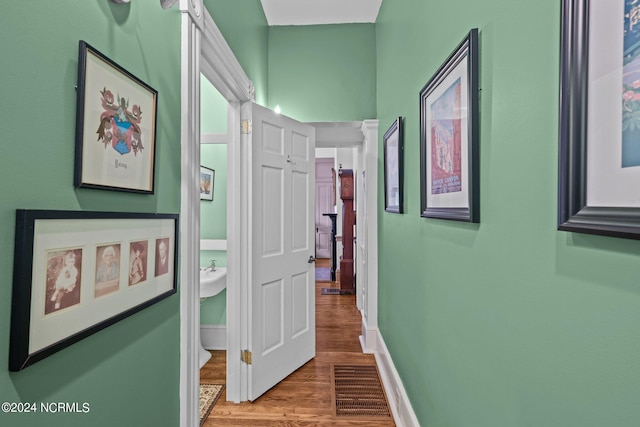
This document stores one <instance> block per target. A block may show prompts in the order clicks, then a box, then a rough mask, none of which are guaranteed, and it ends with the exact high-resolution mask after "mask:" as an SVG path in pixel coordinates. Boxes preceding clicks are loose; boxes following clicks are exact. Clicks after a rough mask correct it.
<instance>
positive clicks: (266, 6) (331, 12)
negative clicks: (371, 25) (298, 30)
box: [260, 0, 382, 26]
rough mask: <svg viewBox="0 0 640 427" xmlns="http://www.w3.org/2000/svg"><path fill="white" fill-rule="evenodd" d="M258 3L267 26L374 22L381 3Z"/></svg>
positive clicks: (326, 0)
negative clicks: (260, 5)
mask: <svg viewBox="0 0 640 427" xmlns="http://www.w3.org/2000/svg"><path fill="white" fill-rule="evenodd" d="M260 1H261V2H262V9H263V10H264V14H265V16H266V18H267V23H268V24H269V25H271V26H274V25H321V24H350V23H368V22H376V19H377V17H378V12H379V11H380V5H381V4H382V0H260Z"/></svg>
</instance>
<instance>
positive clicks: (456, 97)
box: [420, 29, 480, 223]
mask: <svg viewBox="0 0 640 427" xmlns="http://www.w3.org/2000/svg"><path fill="white" fill-rule="evenodd" d="M478 56H479V55H478V30H477V29H472V30H471V31H470V32H469V33H468V34H467V36H466V37H465V38H464V40H462V42H461V43H460V44H459V45H458V47H457V48H456V49H455V50H454V51H453V53H451V55H450V56H449V58H447V60H446V61H445V62H444V63H443V64H442V65H441V66H440V68H439V69H438V71H436V73H435V74H434V75H433V77H431V79H430V80H429V81H428V82H427V84H426V85H425V86H424V88H422V90H421V91H420V175H421V176H420V193H421V198H420V199H421V200H420V215H421V216H423V217H426V218H440V219H448V220H454V221H466V222H474V223H477V222H480V173H479V167H480V157H479V152H478V150H479V139H480V133H479V116H478V112H479V111H478V107H479V104H478Z"/></svg>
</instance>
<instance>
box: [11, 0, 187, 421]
mask: <svg viewBox="0 0 640 427" xmlns="http://www.w3.org/2000/svg"><path fill="white" fill-rule="evenodd" d="M180 25H181V19H180V12H179V11H178V10H177V9H175V8H174V9H172V10H169V11H165V10H163V9H162V8H160V7H159V5H158V3H157V2H144V1H143V2H135V1H134V2H131V3H130V4H128V5H116V4H114V3H112V2H108V1H100V2H95V1H94V2H84V1H82V2H75V1H74V2H71V1H66V2H46V1H45V2H6V3H5V4H3V5H2V13H0V39H1V40H3V43H0V56H1V57H2V67H1V68H2V71H0V73H1V74H2V78H1V79H0V92H1V93H2V94H3V99H4V101H3V102H2V104H1V107H0V129H2V141H3V142H2V155H1V156H0V171H1V172H0V173H1V174H2V179H1V180H0V194H1V195H2V196H1V197H2V203H0V224H2V226H1V227H0V253H1V254H2V257H0V277H2V278H3V280H2V285H0V348H2V349H3V350H2V351H0V401H1V402H13V403H19V402H22V403H35V404H36V406H37V412H35V413H6V412H2V413H0V425H6V426H12V427H20V426H29V427H33V426H51V425H65V426H70V427H73V426H88V425H90V426H104V427H111V426H114V425H122V426H130V425H153V426H167V427H175V426H176V425H178V423H179V415H180V406H179V402H180V396H179V388H180V349H179V345H180V304H179V300H180V296H179V294H178V295H173V296H170V297H169V298H167V299H165V300H162V301H160V302H159V303H156V304H154V305H152V306H150V307H148V308H146V309H144V310H142V311H140V312H138V313H136V314H134V315H133V316H130V317H128V318H126V319H124V320H121V321H119V322H117V323H116V324H114V325H112V326H109V327H107V328H106V329H104V330H102V331H100V332H97V333H95V334H93V335H91V336H90V337H88V338H85V339H83V340H81V341H79V342H77V343H75V344H73V345H71V346H69V347H67V348H65V349H63V350H61V351H58V352H56V353H54V354H53V355H51V356H49V357H47V358H45V359H43V360H41V361H39V362H37V363H35V364H34V365H32V366H29V367H27V368H25V369H23V370H22V371H19V372H9V371H8V349H9V333H10V318H11V297H12V280H11V278H12V277H13V274H12V271H13V258H14V256H13V255H14V235H15V211H16V209H48V210H74V211H79V210H87V211H126V212H152V213H153V212H162V213H177V212H179V211H180V125H181V123H180V97H181V93H180ZM81 39H82V40H85V41H87V42H88V43H89V44H90V45H92V46H93V47H94V48H96V49H97V50H99V51H100V52H102V53H103V54H105V55H106V56H108V57H109V58H111V59H112V60H113V61H115V62H116V63H118V64H119V65H121V66H122V67H124V68H125V69H126V70H127V71H129V72H130V73H132V74H134V75H135V76H137V77H138V78H140V79H141V80H143V81H144V82H146V83H147V84H149V85H150V86H152V87H153V88H154V89H156V90H157V91H158V109H157V128H156V163H155V194H153V195H141V194H134V193H123V192H118V191H105V190H92V189H84V188H83V189H79V188H74V186H73V171H74V149H75V124H76V90H75V86H76V84H77V80H76V78H77V64H78V40H81ZM143 113H147V114H151V113H152V112H151V111H145V112H143ZM96 143H98V142H96ZM58 402H60V403H63V404H68V405H69V406H67V408H74V406H73V405H74V404H77V405H78V406H76V408H78V409H79V410H80V412H79V413H76V412H73V411H72V412H64V411H59V412H57V413H53V414H52V413H43V412H41V408H40V406H39V405H40V403H58ZM84 403H87V404H88V406H84V405H83V404H84Z"/></svg>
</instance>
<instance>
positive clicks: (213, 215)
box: [200, 144, 227, 325]
mask: <svg viewBox="0 0 640 427" xmlns="http://www.w3.org/2000/svg"><path fill="white" fill-rule="evenodd" d="M200 155H201V163H202V164H203V165H204V166H207V167H209V168H211V169H214V170H215V171H216V174H215V183H214V193H213V201H205V200H203V201H201V202H200V236H201V237H200V238H201V239H216V240H224V239H226V238H227V145H226V144H202V147H201V149H200ZM212 259H215V260H216V265H217V266H219V267H225V266H226V265H227V252H226V251H200V266H202V267H206V266H208V265H209V264H210V263H211V260H212ZM226 307H227V305H226V292H221V293H220V294H218V295H216V296H214V297H211V298H207V300H206V301H204V302H203V303H202V304H201V305H200V323H203V324H210V325H218V324H225V323H226Z"/></svg>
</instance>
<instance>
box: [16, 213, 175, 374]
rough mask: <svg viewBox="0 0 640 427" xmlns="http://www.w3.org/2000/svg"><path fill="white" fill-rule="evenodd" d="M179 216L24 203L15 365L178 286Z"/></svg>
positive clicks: (92, 330)
mask: <svg viewBox="0 0 640 427" xmlns="http://www.w3.org/2000/svg"><path fill="white" fill-rule="evenodd" d="M178 230H179V228H178V215H177V214H146V213H117V212H87V211H45V210H18V211H17V212H16V240H15V257H14V282H13V307H12V315H11V343H10V354H9V369H10V370H11V371H19V370H21V369H24V368H25V367H27V366H29V365H31V364H33V363H35V362H37V361H39V360H42V359H44V358H46V357H48V356H50V355H51V354H53V353H55V352H57V351H59V350H61V349H63V348H65V347H67V346H69V345H71V344H73V343H75V342H77V341H79V340H81V339H83V338H86V337H87V336H89V335H91V334H93V333H95V332H97V331H99V330H101V329H104V328H106V327H107V326H109V325H112V324H114V323H116V322H118V321H120V320H122V319H124V318H126V317H128V316H130V315H132V314H134V313H136V312H138V311H141V310H143V309H144V308H146V307H149V306H150V305H152V304H155V303H156V302H159V301H161V300H162V299H164V298H167V297H168V296H170V295H172V294H174V293H176V283H177V280H176V279H177V252H178V251H177V249H178Z"/></svg>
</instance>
